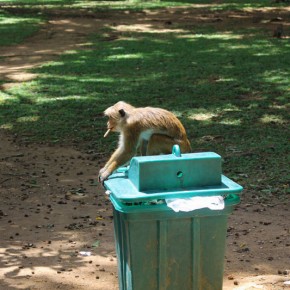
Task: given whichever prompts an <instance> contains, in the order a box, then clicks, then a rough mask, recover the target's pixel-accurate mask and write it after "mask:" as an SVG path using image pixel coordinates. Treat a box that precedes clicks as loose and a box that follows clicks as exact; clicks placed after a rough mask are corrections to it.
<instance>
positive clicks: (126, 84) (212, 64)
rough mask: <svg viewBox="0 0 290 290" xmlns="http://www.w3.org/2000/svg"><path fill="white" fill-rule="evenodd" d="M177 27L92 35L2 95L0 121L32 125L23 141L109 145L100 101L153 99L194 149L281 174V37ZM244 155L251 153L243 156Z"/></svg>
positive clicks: (284, 73)
mask: <svg viewBox="0 0 290 290" xmlns="http://www.w3.org/2000/svg"><path fill="white" fill-rule="evenodd" d="M151 28H152V29H154V28H156V27H154V25H152V26H151ZM175 28H176V29H177V30H178V32H175V30H174V29H173V30H172V31H170V30H169V31H168V30H164V31H162V30H161V31H160V32H159V33H150V32H134V31H132V30H131V31H130V26H127V27H126V25H124V27H123V31H121V29H120V28H118V29H117V28H114V27H111V28H110V29H107V30H106V31H104V34H103V36H102V35H96V36H95V37H92V38H91V40H92V41H93V42H94V49H93V50H88V51H80V52H75V53H70V54H66V55H64V56H62V57H61V58H60V59H59V60H58V61H56V62H51V63H48V64H46V65H44V66H42V67H41V68H39V69H36V70H34V72H36V73H38V75H39V77H38V78H37V79H36V80H34V81H32V82H30V83H28V84H25V85H21V86H19V87H16V88H12V89H11V90H9V91H7V92H6V93H5V94H7V101H5V102H4V104H3V105H2V111H3V112H2V114H1V115H2V117H1V125H2V127H5V126H7V127H9V126H10V127H11V128H12V129H13V130H16V131H19V130H21V131H22V132H25V131H26V132H30V137H29V139H30V140H39V139H40V140H44V141H52V142H59V141H65V140H66V141H68V142H75V143H76V144H86V145H87V146H88V148H91V149H92V148H94V149H95V150H102V151H103V150H104V148H107V150H108V151H109V150H111V149H112V148H113V147H114V146H115V144H113V145H112V140H114V139H113V138H114V137H110V138H108V139H105V140H104V139H103V137H102V136H103V133H104V128H105V120H104V119H103V118H102V112H103V110H104V109H105V108H106V107H108V106H110V105H112V104H113V103H115V102H117V101H119V100H124V101H127V102H129V103H132V104H133V105H136V106H147V105H150V106H161V107H163V108H166V109H169V110H171V111H174V112H175V113H176V114H177V115H178V116H179V117H180V118H181V120H182V121H183V123H184V124H185V127H186V128H187V131H188V135H189V138H190V140H191V141H192V143H193V148H194V150H195V151H196V150H214V151H217V152H219V153H221V154H222V155H226V156H228V155H230V156H231V163H229V165H228V168H233V167H235V166H234V163H235V162H237V161H238V167H239V168H238V169H236V171H245V170H248V171H249V170H250V172H254V171H255V170H258V167H259V164H260V162H262V161H263V160H267V164H268V166H271V167H273V166H274V167H275V173H274V176H278V175H279V174H282V177H281V178H282V179H283V178H284V177H283V176H285V173H283V172H282V171H283V170H284V169H283V168H284V162H285V161H284V158H283V157H281V154H284V153H286V152H287V140H286V139H285V129H286V128H287V123H288V114H287V97H288V96H289V91H288V83H289V82H288V79H289V73H288V68H289V66H290V59H289V53H288V49H289V46H288V42H287V40H285V41H284V40H282V41H280V40H277V39H272V38H269V37H268V36H267V35H265V34H263V32H262V31H260V30H258V29H236V30H230V29H220V30H216V29H215V28H212V27H206V26H203V27H197V28H191V29H190V28H188V27H187V28H186V29H185V28H183V27H182V26H177V27H175ZM182 28H183V29H182ZM126 29H127V30H126ZM201 114H204V116H203V117H201ZM205 136H211V138H209V139H206V138H204V137H205ZM219 136H221V137H219ZM208 140H211V141H212V140H214V141H213V142H211V141H210V142H209V141H208ZM229 148H235V149H232V150H231V149H229ZM233 152H235V153H234V154H233ZM237 152H240V153H237ZM245 154H249V156H256V157H255V158H252V159H251V160H250V161H245V162H242V160H245V158H243V156H244V155H245ZM281 164H283V166H280V165H281ZM226 169H227V165H226ZM262 171H263V172H262V173H261V174H264V169H262Z"/></svg>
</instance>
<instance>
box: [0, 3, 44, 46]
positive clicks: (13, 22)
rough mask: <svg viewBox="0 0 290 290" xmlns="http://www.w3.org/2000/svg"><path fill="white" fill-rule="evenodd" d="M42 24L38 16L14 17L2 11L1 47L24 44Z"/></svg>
mask: <svg viewBox="0 0 290 290" xmlns="http://www.w3.org/2000/svg"><path fill="white" fill-rule="evenodd" d="M0 3H1V2H0ZM40 23H41V19H40V17H37V16H36V17H35V16H31V15H29V16H25V15H22V16H12V15H10V14H7V13H4V12H1V10H0V46H3V45H12V44H17V43H20V42H22V41H23V40H24V39H25V38H27V37H28V36H30V35H32V34H33V33H35V32H36V31H37V30H38V29H39V24H40Z"/></svg>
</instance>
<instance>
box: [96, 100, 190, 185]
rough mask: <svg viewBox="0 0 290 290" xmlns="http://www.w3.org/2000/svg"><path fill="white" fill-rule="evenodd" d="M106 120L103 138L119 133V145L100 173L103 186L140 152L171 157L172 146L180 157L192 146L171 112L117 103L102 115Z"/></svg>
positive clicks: (178, 121) (180, 124)
mask: <svg viewBox="0 0 290 290" xmlns="http://www.w3.org/2000/svg"><path fill="white" fill-rule="evenodd" d="M104 115H105V116H106V117H108V122H107V131H106V133H105V135H104V137H107V136H108V134H109V133H110V132H111V131H112V132H118V133H120V134H119V144H118V147H117V149H116V150H115V152H114V153H113V154H112V155H111V157H110V158H109V160H108V161H107V163H106V164H105V166H104V167H103V168H102V169H101V170H100V172H99V181H100V182H102V183H103V182H104V181H105V180H106V179H107V178H108V177H109V176H110V175H111V174H112V173H113V171H114V170H116V169H117V168H118V167H119V166H121V165H124V164H126V163H127V162H128V161H130V159H131V158H132V157H134V156H135V155H136V153H137V152H139V153H140V154H141V155H159V154H170V153H171V152H172V146H173V145H175V144H177V145H179V146H180V150H181V152H182V153H189V152H191V145H190V142H189V140H188V138H187V134H186V131H185V129H184V127H183V125H182V123H181V122H180V120H179V119H178V118H177V117H176V116H175V115H174V114H173V113H171V112H169V111H167V110H165V109H161V108H155V107H143V108H136V107H134V106H132V105H130V104H128V103H126V102H123V101H119V102H117V103H116V104H114V105H113V106H111V107H109V108H107V109H106V110H105V111H104Z"/></svg>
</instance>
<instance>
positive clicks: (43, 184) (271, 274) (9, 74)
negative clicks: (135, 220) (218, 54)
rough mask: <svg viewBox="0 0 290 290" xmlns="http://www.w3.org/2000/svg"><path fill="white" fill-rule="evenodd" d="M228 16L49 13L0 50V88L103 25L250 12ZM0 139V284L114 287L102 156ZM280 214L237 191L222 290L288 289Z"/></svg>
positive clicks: (2, 287)
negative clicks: (35, 28)
mask: <svg viewBox="0 0 290 290" xmlns="http://www.w3.org/2000/svg"><path fill="white" fill-rule="evenodd" d="M170 11H173V10H170ZM170 11H169V12H170ZM230 16H231V15H227V16H226V17H225V15H217V14H216V13H215V14H213V15H205V14H204V13H203V11H199V12H198V13H195V14H194V13H193V12H188V11H179V10H176V11H175V10H174V11H173V12H172V13H169V14H168V11H167V10H164V11H163V12H162V13H157V12H150V13H149V12H148V13H138V14H134V15H132V14H130V13H127V14H126V12H124V13H123V14H122V15H119V17H118V18H116V17H115V15H107V16H106V17H104V15H102V17H99V18H98V17H96V15H91V16H90V17H84V16H83V15H82V17H80V15H79V17H75V16H74V17H71V15H70V16H68V15H62V16H53V17H51V19H50V20H49V22H48V23H47V24H46V25H44V26H43V27H42V29H41V30H40V32H39V33H37V34H36V35H34V36H33V37H31V38H29V39H28V40H27V41H26V42H25V43H23V44H21V45H18V46H15V47H9V48H1V49H0V56H4V60H3V61H1V62H0V79H1V78H2V79H3V78H4V79H5V80H7V83H6V84H4V85H3V87H2V89H5V88H7V87H9V86H11V85H14V84H15V83H17V82H21V81H26V80H29V79H31V78H33V77H35V75H33V74H31V73H29V72H28V71H27V70H28V69H29V68H32V67H36V66H39V65H41V64H42V63H44V62H46V61H49V60H51V59H54V58H56V57H57V56H58V55H60V54H61V53H63V52H64V51H66V50H72V49H87V48H88V46H87V45H88V44H87V40H86V36H87V35H88V34H89V33H92V32H97V31H99V29H100V28H101V27H104V25H113V26H114V27H115V29H116V31H117V32H120V31H122V30H124V29H137V30H139V31H140V30H146V29H147V30H152V29H158V30H166V29H177V28H178V25H176V26H174V25H173V26H172V28H168V24H166V21H167V20H168V19H170V21H172V22H173V24H175V23H177V22H178V23H183V24H184V23H189V22H190V25H192V24H194V23H196V22H198V21H199V22H202V21H205V22H206V23H212V24H213V25H227V24H228V23H231V24H232V25H233V24H235V25H253V17H254V16H255V17H257V15H252V14H247V13H244V15H243V18H240V19H239V20H236V19H234V18H233V17H230ZM259 17H261V15H259ZM263 17H266V16H263V15H262V18H263ZM269 17H271V15H270V16H269V15H268V16H267V18H269ZM219 18H221V19H222V21H220V20H219V21H217V19H219ZM259 19H261V18H259ZM235 21H238V24H237V23H236V22H235ZM258 25H261V24H258ZM269 25H272V24H269ZM267 27H268V26H267ZM267 29H268V28H267ZM269 31H270V28H269ZM0 140H1V142H0V195H1V200H2V202H1V205H0V236H1V240H0V290H7V289H27V290H28V289H42V290H52V289H67V290H73V289H77V290H93V289H94V290H95V289H99V290H114V289H118V280H117V274H116V273H117V269H116V265H117V262H116V256H115V250H114V238H113V226H112V212H111V206H110V202H109V201H108V200H107V198H106V196H105V195H104V190H103V188H102V187H100V186H99V185H98V184H97V183H96V182H95V181H96V175H97V172H98V170H99V168H98V164H99V162H101V163H102V160H99V158H98V156H94V155H88V154H84V153H83V152H80V151H78V150H76V149H74V148H69V147H61V146H55V147H51V146H50V147H47V146H45V145H41V146H40V145H35V144H31V145H27V144H25V143H22V142H21V140H17V139H16V138H14V137H13V136H11V135H7V134H6V133H5V132H1V131H0ZM289 218H290V214H289V204H287V203H285V204H283V203H279V202H278V201H275V200H274V201H272V204H271V205H263V204H257V203H256V201H255V200H252V199H251V196H245V197H244V198H243V202H242V203H241V206H239V207H238V209H237V210H236V211H235V212H234V214H233V215H232V216H231V217H230V220H229V228H228V239H227V253H226V259H225V279H224V290H232V289H236V290H238V289H239V290H242V289H266V290H280V289H286V288H287V289H289V287H287V286H286V285H284V281H287V280H290V276H289V270H290V256H289V255H290V239H289ZM82 252H84V253H82ZM86 254H87V255H89V254H90V255H89V256H85V255H86Z"/></svg>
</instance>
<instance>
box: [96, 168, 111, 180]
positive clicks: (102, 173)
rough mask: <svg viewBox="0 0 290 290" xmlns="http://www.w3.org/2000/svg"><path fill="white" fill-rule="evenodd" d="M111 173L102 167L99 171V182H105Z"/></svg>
mask: <svg viewBox="0 0 290 290" xmlns="http://www.w3.org/2000/svg"><path fill="white" fill-rule="evenodd" d="M110 174H111V173H110V172H109V171H108V170H107V169H106V168H102V169H101V170H100V171H99V176H98V180H99V182H101V183H102V184H103V183H104V181H105V180H107V179H108V177H109V176H110Z"/></svg>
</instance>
